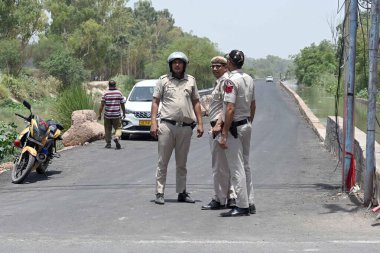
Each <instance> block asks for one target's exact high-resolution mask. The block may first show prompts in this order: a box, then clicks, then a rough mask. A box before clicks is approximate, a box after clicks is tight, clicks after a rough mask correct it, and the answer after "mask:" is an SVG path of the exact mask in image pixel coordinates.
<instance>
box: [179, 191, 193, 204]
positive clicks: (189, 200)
mask: <svg viewBox="0 0 380 253" xmlns="http://www.w3.org/2000/svg"><path fill="white" fill-rule="evenodd" d="M178 202H186V203H195V201H194V200H193V199H192V198H191V197H190V195H189V193H188V192H186V191H183V192H181V193H178Z"/></svg>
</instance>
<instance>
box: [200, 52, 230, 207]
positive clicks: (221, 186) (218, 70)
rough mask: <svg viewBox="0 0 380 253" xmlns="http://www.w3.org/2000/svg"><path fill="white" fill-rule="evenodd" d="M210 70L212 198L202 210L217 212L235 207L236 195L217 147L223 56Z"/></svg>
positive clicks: (224, 157)
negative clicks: (211, 84)
mask: <svg viewBox="0 0 380 253" xmlns="http://www.w3.org/2000/svg"><path fill="white" fill-rule="evenodd" d="M211 70H212V73H213V74H214V76H215V78H216V81H215V85H214V89H213V91H212V93H211V97H212V98H211V103H210V113H209V118H210V124H211V129H210V131H209V143H210V150H211V166H212V176H213V181H214V193H215V195H214V197H213V198H212V200H211V202H210V203H209V204H207V205H204V206H202V210H217V209H221V208H224V207H225V205H226V204H227V207H229V208H232V207H235V205H236V204H235V198H236V194H235V191H234V188H233V187H232V185H231V182H230V169H229V168H228V163H227V158H226V154H225V152H224V149H222V148H221V147H220V145H219V141H218V140H219V138H220V133H221V130H222V128H221V127H222V125H223V120H222V119H223V115H222V112H223V97H224V81H225V80H226V76H227V71H228V69H227V59H226V58H224V57H223V56H215V57H214V58H212V59H211Z"/></svg>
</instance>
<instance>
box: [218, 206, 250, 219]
mask: <svg viewBox="0 0 380 253" xmlns="http://www.w3.org/2000/svg"><path fill="white" fill-rule="evenodd" d="M220 216H222V217H237V216H249V209H248V208H240V207H235V208H233V209H231V210H230V211H229V212H226V213H221V214H220Z"/></svg>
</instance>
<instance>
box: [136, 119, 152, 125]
mask: <svg viewBox="0 0 380 253" xmlns="http://www.w3.org/2000/svg"><path fill="white" fill-rule="evenodd" d="M151 124H152V123H151V121H150V120H140V121H139V125H140V126H150V125H151Z"/></svg>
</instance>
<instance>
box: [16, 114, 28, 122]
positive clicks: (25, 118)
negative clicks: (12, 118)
mask: <svg viewBox="0 0 380 253" xmlns="http://www.w3.org/2000/svg"><path fill="white" fill-rule="evenodd" d="M15 114H16V115H17V116H19V117H20V118H23V119H24V120H26V121H29V122H30V119H29V118H27V117H25V116H22V115H20V114H18V113H15Z"/></svg>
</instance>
